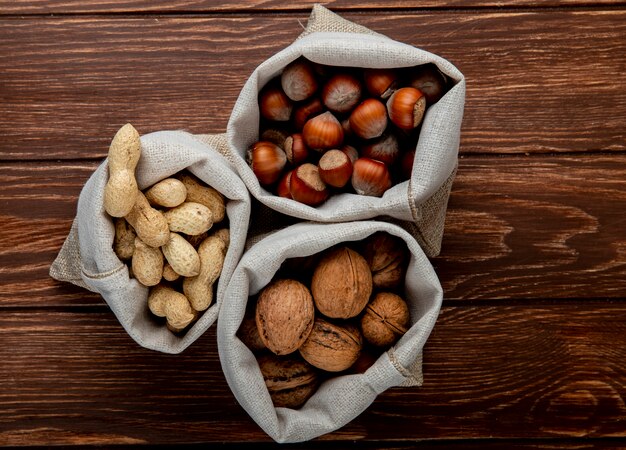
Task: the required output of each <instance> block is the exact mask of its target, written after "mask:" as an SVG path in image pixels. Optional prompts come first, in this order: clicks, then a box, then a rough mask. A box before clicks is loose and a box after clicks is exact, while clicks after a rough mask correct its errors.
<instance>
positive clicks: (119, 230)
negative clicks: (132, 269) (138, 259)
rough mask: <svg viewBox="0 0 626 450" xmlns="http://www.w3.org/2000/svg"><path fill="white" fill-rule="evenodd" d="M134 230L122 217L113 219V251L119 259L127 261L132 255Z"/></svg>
mask: <svg viewBox="0 0 626 450" xmlns="http://www.w3.org/2000/svg"><path fill="white" fill-rule="evenodd" d="M135 236H136V234H135V230H133V228H132V227H131V226H130V225H129V224H128V222H126V220H125V219H124V218H123V217H120V218H117V219H115V239H114V241H113V251H114V252H115V254H116V255H117V257H118V258H119V259H121V260H122V261H127V260H129V259H130V258H132V257H133V252H134V251H135Z"/></svg>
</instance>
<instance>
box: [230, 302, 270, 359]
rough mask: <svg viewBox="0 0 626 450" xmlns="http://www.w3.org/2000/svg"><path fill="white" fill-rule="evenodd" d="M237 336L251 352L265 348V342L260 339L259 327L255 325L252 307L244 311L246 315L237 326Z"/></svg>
mask: <svg viewBox="0 0 626 450" xmlns="http://www.w3.org/2000/svg"><path fill="white" fill-rule="evenodd" d="M237 336H238V337H239V339H241V342H243V343H244V344H245V345H246V347H248V348H249V349H250V350H252V351H253V352H258V351H260V350H263V349H265V344H264V343H263V341H262V340H261V335H260V334H259V329H258V327H257V326H256V319H255V313H254V310H253V309H250V308H248V311H246V315H245V316H244V318H243V321H242V322H241V325H240V326H239V331H237Z"/></svg>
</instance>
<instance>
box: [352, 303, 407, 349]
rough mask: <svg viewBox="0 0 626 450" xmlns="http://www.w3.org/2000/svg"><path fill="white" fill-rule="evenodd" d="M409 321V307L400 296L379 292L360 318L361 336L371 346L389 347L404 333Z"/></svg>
mask: <svg viewBox="0 0 626 450" xmlns="http://www.w3.org/2000/svg"><path fill="white" fill-rule="evenodd" d="M409 319H410V318H409V307H408V305H407V304H406V302H405V301H404V300H403V299H402V298H401V297H400V296H398V295H396V294H392V293H390V292H380V293H379V294H377V295H376V297H374V299H373V300H372V301H371V302H370V303H369V305H367V308H366V309H365V314H364V315H363V317H362V318H361V329H362V330H363V336H365V339H367V340H368V341H369V342H370V343H372V344H373V345H376V346H378V347H389V346H390V345H392V344H393V343H395V342H396V341H397V340H398V339H399V338H400V336H402V335H403V334H404V333H406V331H407V328H408V326H409Z"/></svg>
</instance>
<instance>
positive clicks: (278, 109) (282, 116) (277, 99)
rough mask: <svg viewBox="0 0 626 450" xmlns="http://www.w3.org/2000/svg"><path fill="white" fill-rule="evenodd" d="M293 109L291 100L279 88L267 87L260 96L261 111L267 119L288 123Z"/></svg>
mask: <svg viewBox="0 0 626 450" xmlns="http://www.w3.org/2000/svg"><path fill="white" fill-rule="evenodd" d="M292 109H293V104H292V103H291V100H289V97H287V95H285V93H284V92H283V90H282V89H281V88H280V87H278V86H273V85H270V86H267V87H265V88H264V89H263V90H262V91H261V93H260V94H259V111H260V112H261V116H263V117H264V118H265V119H268V120H275V121H278V122H286V121H288V120H289V119H290V118H291V111H292Z"/></svg>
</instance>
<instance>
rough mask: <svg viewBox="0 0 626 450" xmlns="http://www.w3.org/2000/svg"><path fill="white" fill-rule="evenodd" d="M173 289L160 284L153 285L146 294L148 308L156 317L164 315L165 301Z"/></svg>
mask: <svg viewBox="0 0 626 450" xmlns="http://www.w3.org/2000/svg"><path fill="white" fill-rule="evenodd" d="M170 291H173V289H171V288H168V287H166V286H164V285H162V284H159V285H157V286H154V287H153V288H151V289H150V293H149V294H148V308H149V309H150V312H151V313H152V314H154V315H155V316H157V317H165V301H166V300H167V298H168V297H169V296H170V294H171V292H170Z"/></svg>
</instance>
